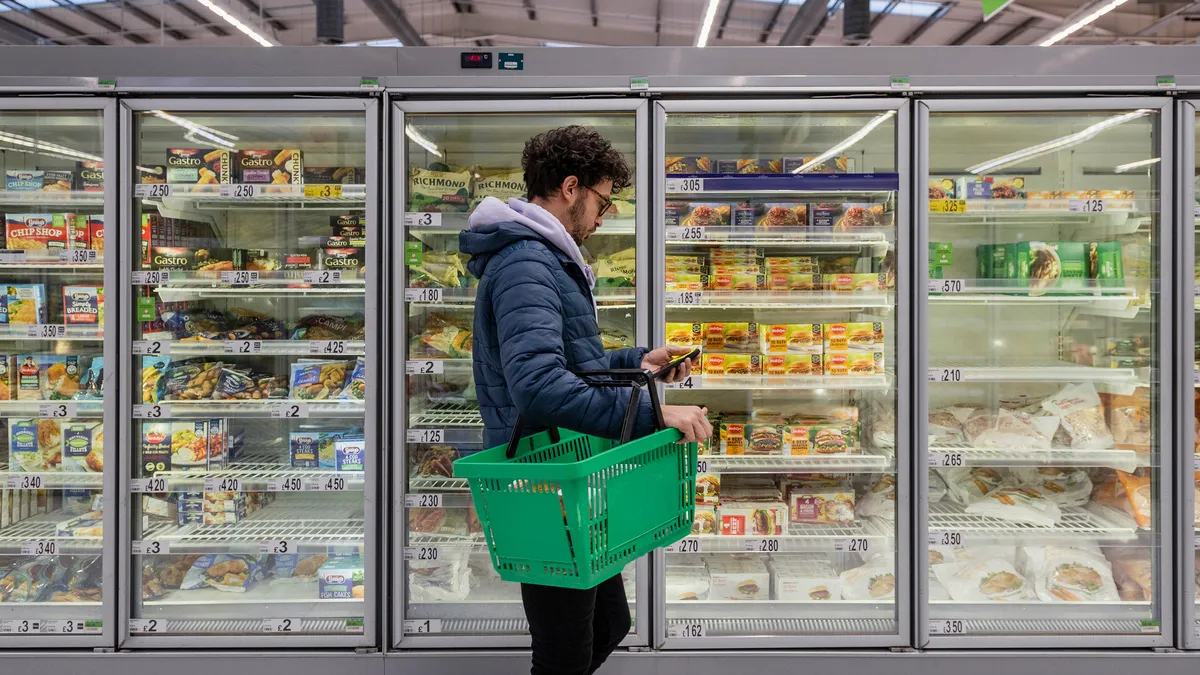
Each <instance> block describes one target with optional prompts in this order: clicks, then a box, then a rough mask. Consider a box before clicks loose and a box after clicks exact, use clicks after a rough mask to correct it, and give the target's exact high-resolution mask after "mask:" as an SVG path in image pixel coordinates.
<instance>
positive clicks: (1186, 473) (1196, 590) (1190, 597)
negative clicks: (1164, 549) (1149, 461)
mask: <svg viewBox="0 0 1200 675" xmlns="http://www.w3.org/2000/svg"><path fill="white" fill-rule="evenodd" d="M1196 116H1197V108H1196V101H1183V102H1182V103H1180V105H1179V133H1180V139H1179V140H1180V142H1179V147H1180V149H1181V150H1182V156H1181V157H1180V158H1179V166H1180V167H1181V168H1180V179H1179V187H1180V200H1179V202H1180V204H1181V208H1180V210H1179V218H1180V220H1181V221H1182V225H1183V227H1181V228H1180V232H1181V238H1180V241H1181V243H1182V245H1181V247H1180V248H1181V251H1180V258H1181V259H1180V270H1181V274H1180V276H1181V277H1182V279H1181V282H1182V283H1180V284H1177V285H1176V288H1177V289H1179V290H1178V291H1177V292H1178V293H1179V296H1178V302H1177V306H1180V307H1182V308H1183V311H1182V312H1181V313H1180V314H1179V316H1180V317H1181V318H1182V321H1181V325H1180V326H1179V335H1180V336H1181V344H1180V345H1179V348H1178V350H1177V351H1178V353H1179V354H1181V355H1182V357H1183V358H1182V359H1181V361H1180V362H1181V363H1182V364H1190V365H1191V366H1192V373H1191V374H1190V375H1188V373H1187V370H1186V368H1183V367H1181V368H1180V369H1179V372H1180V375H1181V377H1180V379H1179V381H1178V386H1176V391H1178V392H1179V406H1178V408H1177V410H1178V414H1179V416H1180V417H1179V419H1180V425H1179V427H1180V442H1179V453H1178V457H1179V465H1178V466H1179V467H1180V468H1179V471H1180V480H1179V481H1178V482H1179V484H1180V489H1181V492H1180V495H1179V497H1180V499H1179V503H1180V505H1181V507H1180V510H1179V513H1180V514H1181V516H1182V517H1181V518H1180V528H1179V531H1180V533H1181V534H1182V535H1183V538H1182V539H1181V543H1180V556H1179V558H1180V560H1181V563H1182V564H1181V565H1180V570H1181V575H1180V579H1181V581H1180V583H1181V584H1182V587H1181V588H1180V593H1179V595H1180V598H1181V600H1182V603H1181V605H1182V619H1181V623H1182V625H1181V626H1180V633H1181V635H1182V638H1183V646H1184V647H1185V648H1187V649H1200V576H1198V572H1200V511H1198V510H1197V504H1200V499H1198V498H1200V446H1197V444H1196V443H1197V439H1200V433H1196V432H1197V429H1200V349H1197V348H1196V335H1197V332H1196V325H1197V324H1196V322H1197V320H1200V311H1198V310H1200V258H1197V257H1196V228H1197V227H1198V226H1200V202H1198V201H1196V200H1197V195H1198V194H1200V191H1198V190H1197V189H1196V186H1197V173H1196V168H1197V167H1200V154H1197V152H1198V151H1197V148H1198V147H1200V144H1198V143H1196V137H1197V134H1198V133H1200V125H1198V124H1196ZM1188 270H1191V272H1192V276H1191V278H1190V279H1189V278H1188V277H1187V272H1188ZM1189 289H1190V292H1189ZM1188 514H1191V517H1190V518H1189V517H1188ZM1189 541H1190V543H1188V542H1189Z"/></svg>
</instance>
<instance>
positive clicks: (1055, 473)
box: [1013, 466, 1092, 506]
mask: <svg viewBox="0 0 1200 675" xmlns="http://www.w3.org/2000/svg"><path fill="white" fill-rule="evenodd" d="M1013 477H1014V478H1016V480H1017V482H1018V483H1019V484H1021V485H1026V486H1029V487H1035V488H1038V489H1039V490H1040V491H1041V492H1042V494H1044V495H1045V496H1047V497H1049V498H1050V499H1052V500H1053V501H1054V503H1055V504H1058V505H1059V506H1083V505H1084V504H1087V503H1088V499H1089V498H1090V497H1091V495H1092V479H1091V478H1089V477H1088V474H1087V471H1084V470H1083V469H1078V468H1065V467H1056V466H1044V467H1040V468H1033V467H1020V468H1016V469H1013Z"/></svg>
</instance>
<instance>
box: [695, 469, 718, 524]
mask: <svg viewBox="0 0 1200 675" xmlns="http://www.w3.org/2000/svg"><path fill="white" fill-rule="evenodd" d="M701 475H711V474H701ZM696 486H697V488H696V489H697V495H696V496H697V497H699V496H700V495H699V491H700V488H699V486H700V483H699V479H697V483H696ZM705 492H706V495H707V489H706V490H705ZM697 501H699V500H698V499H697ZM705 534H717V507H716V506H713V505H711V504H697V505H696V513H695V515H694V516H693V517H692V535H693V536H695V535H705Z"/></svg>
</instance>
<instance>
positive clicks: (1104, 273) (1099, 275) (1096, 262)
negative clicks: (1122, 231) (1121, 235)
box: [1087, 241, 1125, 288]
mask: <svg viewBox="0 0 1200 675" xmlns="http://www.w3.org/2000/svg"><path fill="white" fill-rule="evenodd" d="M1087 276H1088V277H1089V278H1092V279H1095V280H1096V285H1097V286H1099V287H1101V288H1105V287H1114V286H1121V285H1122V284H1124V283H1125V266H1124V263H1123V261H1122V256H1121V242H1119V241H1093V242H1091V243H1089V244H1087Z"/></svg>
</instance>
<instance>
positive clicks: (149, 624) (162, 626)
mask: <svg viewBox="0 0 1200 675" xmlns="http://www.w3.org/2000/svg"><path fill="white" fill-rule="evenodd" d="M129 632H130V633H165V632H167V622H166V621H162V620H159V619H130V620H129Z"/></svg>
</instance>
